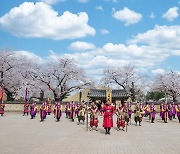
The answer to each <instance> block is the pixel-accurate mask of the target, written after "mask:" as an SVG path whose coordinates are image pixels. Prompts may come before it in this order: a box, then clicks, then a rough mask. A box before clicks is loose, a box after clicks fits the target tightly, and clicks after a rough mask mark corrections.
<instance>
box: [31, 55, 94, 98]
mask: <svg viewBox="0 0 180 154" xmlns="http://www.w3.org/2000/svg"><path fill="white" fill-rule="evenodd" d="M29 75H30V76H31V78H32V80H34V81H36V82H38V83H40V84H41V85H43V86H44V88H43V89H49V90H50V91H51V92H52V93H53V95H54V99H55V101H57V100H60V101H61V100H63V99H64V98H66V97H67V96H68V95H69V94H71V93H72V92H73V91H75V90H80V89H83V88H86V87H88V86H91V85H92V82H91V80H89V79H88V78H87V77H86V76H85V72H84V71H83V70H82V69H81V68H80V67H78V65H77V64H76V63H75V62H74V61H73V60H72V59H68V58H59V60H58V61H56V62H50V63H48V64H44V65H43V66H41V67H40V68H39V69H36V71H35V70H31V71H29ZM45 87H46V88H45Z"/></svg>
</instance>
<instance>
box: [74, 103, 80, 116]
mask: <svg viewBox="0 0 180 154" xmlns="http://www.w3.org/2000/svg"><path fill="white" fill-rule="evenodd" d="M75 106H76V107H75V108H76V110H75V117H78V115H79V108H80V106H81V103H77V104H76V105H75Z"/></svg>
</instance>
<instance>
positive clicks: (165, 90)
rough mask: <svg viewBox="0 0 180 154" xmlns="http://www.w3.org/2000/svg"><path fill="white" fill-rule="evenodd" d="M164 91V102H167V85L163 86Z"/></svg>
mask: <svg viewBox="0 0 180 154" xmlns="http://www.w3.org/2000/svg"><path fill="white" fill-rule="evenodd" d="M164 92H165V100H166V103H167V87H166V86H165V87H164Z"/></svg>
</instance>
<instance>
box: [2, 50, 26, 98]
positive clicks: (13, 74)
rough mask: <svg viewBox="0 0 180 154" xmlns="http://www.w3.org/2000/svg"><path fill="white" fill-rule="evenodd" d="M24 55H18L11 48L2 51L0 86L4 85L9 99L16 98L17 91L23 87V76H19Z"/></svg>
mask: <svg viewBox="0 0 180 154" xmlns="http://www.w3.org/2000/svg"><path fill="white" fill-rule="evenodd" d="M22 65H23V60H22V57H19V58H18V57H16V55H15V53H14V52H12V51H10V50H9V49H3V50H1V51H0V75H1V79H0V86H1V87H2V86H3V87H4V90H5V93H6V95H7V100H14V98H15V96H16V95H17V91H18V90H19V89H20V88H21V83H22V78H21V76H19V72H20V69H19V68H20V66H22Z"/></svg>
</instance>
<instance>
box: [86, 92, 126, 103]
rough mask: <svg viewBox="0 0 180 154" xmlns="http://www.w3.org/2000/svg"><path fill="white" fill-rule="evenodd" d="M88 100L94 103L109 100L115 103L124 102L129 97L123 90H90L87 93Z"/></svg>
mask: <svg viewBox="0 0 180 154" xmlns="http://www.w3.org/2000/svg"><path fill="white" fill-rule="evenodd" d="M87 96H88V98H89V99H90V100H96V101H106V100H107V99H109V100H110V101H111V102H113V103H115V104H116V102H117V101H126V100H127V99H128V98H129V95H128V94H127V93H126V91H125V90H106V89H90V91H89V92H88V95H87Z"/></svg>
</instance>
